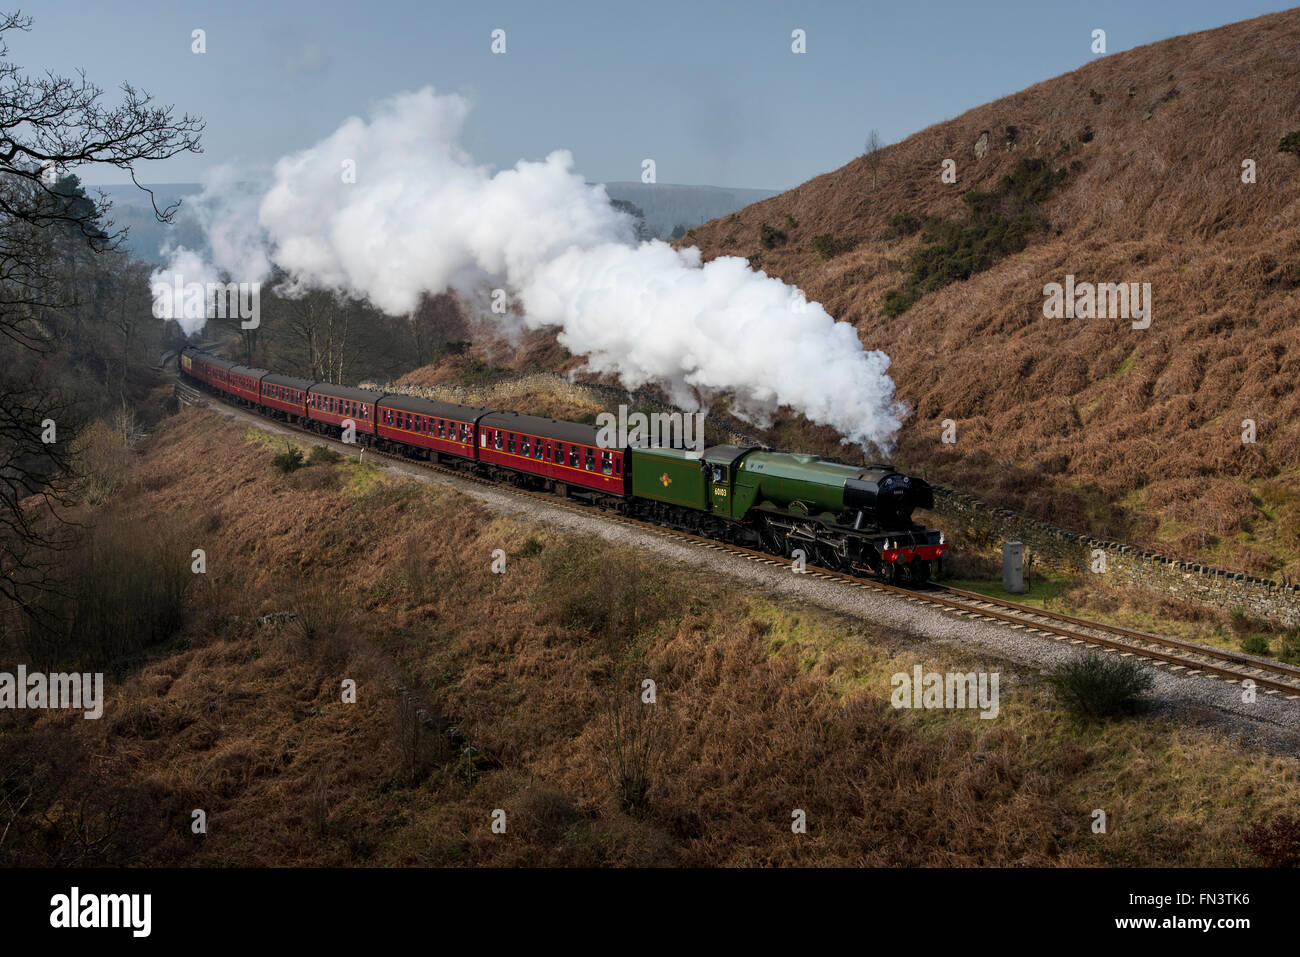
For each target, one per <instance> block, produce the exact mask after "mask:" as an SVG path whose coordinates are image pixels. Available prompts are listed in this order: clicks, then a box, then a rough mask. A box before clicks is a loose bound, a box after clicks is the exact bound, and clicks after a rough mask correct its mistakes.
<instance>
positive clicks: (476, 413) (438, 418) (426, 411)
mask: <svg viewBox="0 0 1300 957" xmlns="http://www.w3.org/2000/svg"><path fill="white" fill-rule="evenodd" d="M376 406H377V407H376V410H375V414H376V421H375V434H376V435H377V436H378V437H379V440H380V441H379V442H378V443H377V444H378V445H379V446H380V447H381V448H386V449H388V450H390V451H398V452H402V453H403V454H407V455H410V454H411V453H412V451H413V450H421V451H417V452H415V454H417V455H423V456H424V458H427V459H430V460H434V459H436V458H437V457H438V456H439V455H450V456H454V457H456V458H460V459H473V458H474V426H475V424H476V423H477V422H478V420H479V418H480V417H482V416H483V415H486V414H487V413H488V412H489V411H491V410H490V409H483V408H478V407H476V406H471V405H456V404H455V403H452V402H436V401H434V400H431V399H422V398H420V397H419V396H413V395H386V396H384V397H383V398H382V399H380V400H379V402H378V403H377V404H376Z"/></svg>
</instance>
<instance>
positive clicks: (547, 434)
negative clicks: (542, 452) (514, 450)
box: [479, 412, 597, 445]
mask: <svg viewBox="0 0 1300 957" xmlns="http://www.w3.org/2000/svg"><path fill="white" fill-rule="evenodd" d="M479 428H481V429H505V430H506V431H508V432H523V433H525V434H527V435H540V436H542V437H543V438H546V439H558V440H560V441H561V442H572V443H574V444H576V445H595V444H596V432H597V429H596V427H595V426H594V425H583V424H582V423H580V422H560V421H557V420H556V419H543V418H541V417H540V416H536V415H520V414H519V413H518V412H491V413H489V414H487V415H485V416H483V418H482V419H481V420H480V421H479Z"/></svg>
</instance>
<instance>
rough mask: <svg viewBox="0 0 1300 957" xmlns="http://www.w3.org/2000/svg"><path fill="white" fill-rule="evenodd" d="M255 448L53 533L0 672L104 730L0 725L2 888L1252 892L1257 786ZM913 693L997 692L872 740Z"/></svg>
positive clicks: (1256, 760)
mask: <svg viewBox="0 0 1300 957" xmlns="http://www.w3.org/2000/svg"><path fill="white" fill-rule="evenodd" d="M283 449H284V446H283V444H282V440H280V439H274V438H271V437H270V436H269V435H268V434H266V433H264V432H259V431H255V430H252V429H248V428H246V427H245V426H242V425H239V424H237V423H232V422H230V421H228V420H226V419H225V418H224V417H222V416H219V415H215V414H212V413H208V412H205V411H203V410H201V409H189V410H187V411H185V412H183V413H181V414H180V415H178V416H176V417H173V418H171V419H168V420H167V421H165V422H164V423H163V425H162V426H161V427H160V428H159V430H158V431H157V432H155V433H154V435H153V436H152V437H151V438H150V439H149V440H148V441H147V443H146V444H145V446H144V447H143V450H142V452H141V454H140V455H139V456H137V457H135V461H134V464H133V466H132V468H131V471H130V475H129V477H128V480H127V482H126V485H125V486H124V488H123V489H122V492H121V494H120V495H118V496H116V497H115V498H114V500H113V502H112V503H111V504H110V505H107V506H105V507H104V508H102V509H99V510H94V511H81V512H79V513H78V514H77V518H78V519H79V520H84V521H85V522H86V524H87V526H88V527H89V526H93V534H92V536H91V538H90V539H89V542H88V544H87V546H86V549H87V550H86V552H85V553H84V554H83V553H81V552H78V555H77V556H76V558H75V561H76V562H77V564H76V566H74V567H79V568H87V569H89V570H90V571H91V574H90V575H89V576H88V577H87V578H86V579H85V580H84V582H82V583H79V585H78V589H79V591H78V595H79V596H81V600H82V601H84V602H85V604H84V605H83V607H85V608H87V609H88V611H87V613H86V614H84V615H82V616H80V617H78V619H77V625H78V627H77V629H76V632H75V634H74V635H73V636H72V639H71V641H70V642H67V643H61V644H60V645H57V646H47V647H46V648H45V649H44V650H43V653H42V654H29V652H30V651H31V649H27V648H22V651H23V652H24V653H23V654H22V656H21V657H18V656H17V655H15V654H14V652H15V651H16V650H18V649H16V648H15V647H14V646H15V645H17V646H19V647H20V648H21V647H22V646H24V645H26V644H27V641H26V638H25V637H24V635H25V634H26V632H24V631H23V629H21V628H18V627H15V628H11V629H0V654H3V655H5V656H6V657H7V658H8V659H9V660H14V659H15V658H16V659H17V660H32V661H35V662H41V661H46V660H47V659H48V657H49V655H54V656H55V657H54V659H53V660H58V656H60V655H67V656H72V657H75V658H77V660H80V661H83V662H91V661H93V662H94V663H95V667H96V668H99V667H102V668H103V669H104V670H105V672H107V675H106V680H105V685H104V686H105V690H106V700H105V702H104V713H103V719H102V720H97V721H87V720H84V719H83V718H82V717H81V716H80V714H78V713H76V712H69V711H63V710H58V709H52V710H47V711H37V710H20V711H14V710H5V711H4V713H3V714H0V745H2V746H3V747H2V755H0V756H2V757H3V764H4V766H5V768H6V772H5V781H4V788H3V791H2V793H0V798H3V799H4V804H5V808H4V813H5V817H4V820H5V826H4V827H0V864H2V865H4V866H16V865H43V866H49V865H67V864H80V865H89V866H93V865H100V866H103V865H109V866H117V865H128V864H129V865H172V866H175V865H187V866H207V867H212V866H250V865H259V866H283V865H293V864H298V865H308V864H316V865H331V866H344V865H367V866H382V865H441V866H465V865H476V866H483V865H488V866H519V865H527V866H531V865H546V866H559V865H571V866H573V865H576V866H597V865H640V866H646V865H686V866H718V865H733V866H753V865H760V866H761V865H804V866H811V865H856V866H863V865H867V866H879V865H911V866H920V865H937V866H944V865H949V866H971V865H1002V866H1010V865H1038V866H1060V865H1066V866H1069V865H1083V866H1089V865H1119V866H1155V865H1183V866H1210V865H1218V866H1250V865H1257V864H1259V863H1261V859H1260V858H1259V857H1257V856H1256V852H1255V851H1252V850H1251V847H1254V846H1256V845H1255V844H1252V843H1250V842H1249V841H1248V840H1247V836H1248V835H1250V834H1251V833H1252V831H1253V829H1254V827H1255V826H1256V825H1257V824H1259V823H1261V822H1267V821H1270V820H1272V819H1274V818H1277V817H1278V816H1279V815H1284V814H1286V813H1287V809H1289V808H1293V807H1294V806H1295V802H1296V791H1297V785H1296V775H1295V768H1296V760H1295V759H1294V758H1292V757H1290V756H1283V755H1270V754H1268V753H1265V752H1262V751H1258V750H1255V749H1252V748H1249V747H1243V746H1241V743H1240V742H1238V741H1235V740H1233V739H1231V738H1228V737H1225V736H1224V735H1222V734H1219V733H1216V732H1211V731H1209V730H1208V729H1199V730H1198V729H1193V728H1188V727H1186V726H1184V725H1182V724H1180V723H1178V722H1176V721H1175V720H1173V719H1171V718H1170V717H1169V716H1168V715H1162V714H1160V713H1154V714H1151V715H1147V716H1143V717H1139V718H1134V719H1132V720H1124V721H1115V722H1109V723H1105V724H1095V725H1091V726H1088V727H1083V726H1078V725H1075V724H1072V723H1071V722H1070V721H1069V720H1067V718H1066V713H1065V712H1064V711H1063V709H1062V708H1061V706H1060V705H1059V703H1057V702H1056V701H1055V700H1054V698H1053V696H1052V694H1051V693H1050V692H1049V691H1048V688H1047V686H1046V683H1045V682H1044V681H1043V679H1042V678H1041V676H1040V675H1038V674H1037V672H1036V670H1035V669H1032V668H1022V667H1018V666H1015V665H1013V664H1012V663H1010V662H1005V661H999V660H996V659H992V660H990V659H988V658H987V657H986V656H985V655H984V654H982V653H972V652H970V651H969V650H962V649H960V648H956V647H953V646H943V645H934V644H930V643H927V642H923V641H918V640H917V638H916V637H915V636H912V635H908V634H904V633H900V632H896V631H893V630H892V629H889V628H886V627H884V626H881V625H879V624H877V623H874V622H869V621H864V620H862V619H859V618H848V617H845V616H842V615H836V614H833V613H831V612H828V611H824V610H820V609H818V608H816V607H813V606H810V605H808V604H805V603H802V602H796V601H794V600H793V599H790V598H778V597H765V596H763V595H761V594H756V593H755V592H754V591H753V590H752V588H747V587H745V584H744V583H741V582H737V581H735V580H734V579H727V578H723V577H722V576H719V575H715V574H713V573H711V572H708V571H705V570H702V569H701V568H700V567H697V566H682V567H678V566H676V565H674V564H672V563H665V562H662V561H659V560H656V557H655V556H654V555H653V554H649V553H643V552H640V551H638V550H634V549H631V548H628V547H618V546H615V545H612V544H608V543H605V542H601V541H594V540H593V539H592V537H591V536H586V535H579V534H578V533H576V532H574V531H573V530H565V529H557V528H556V527H555V526H553V525H549V524H545V523H543V522H541V521H533V520H530V519H527V518H525V517H524V516H511V517H507V516H505V515H503V514H501V513H499V512H494V511H492V510H490V509H489V508H488V507H487V506H486V505H484V504H483V503H480V502H478V501H475V500H473V499H471V498H469V497H467V496H465V495H462V494H461V493H459V492H456V491H454V490H452V489H449V488H446V487H443V486H434V485H426V484H421V483H417V482H415V481H413V480H411V479H410V478H405V477H402V476H397V475H392V474H388V473H384V472H380V471H379V470H377V469H375V468H374V467H373V466H372V465H371V464H370V460H369V459H367V462H366V463H364V464H362V463H360V462H358V461H356V460H354V459H351V458H348V459H344V460H342V461H335V462H329V461H322V460H320V458H319V457H313V458H312V459H311V464H310V465H308V466H306V467H304V468H302V469H299V470H298V471H295V472H292V473H290V474H288V475H284V474H281V473H279V472H278V471H276V469H275V468H273V464H272V463H273V457H274V456H275V455H276V454H277V453H278V452H281V451H283ZM214 457H219V458H220V461H221V468H219V469H214V468H211V467H210V465H209V464H208V463H210V462H212V461H213V459H214ZM196 545H198V546H201V547H202V548H203V549H204V550H205V554H206V560H207V570H206V573H205V574H203V575H194V574H191V573H190V568H189V565H188V564H187V563H188V560H189V559H188V555H189V551H190V549H191V548H192V547H194V546H196ZM496 548H501V549H503V550H504V551H505V552H506V553H507V555H508V556H509V563H508V566H507V569H506V571H505V573H504V574H501V575H496V574H493V573H492V571H491V570H490V565H489V556H490V555H492V553H493V550H494V549H496ZM178 553H179V554H184V555H186V556H187V558H186V563H183V564H178V563H177V562H176V560H175V556H176V555H177V554H178ZM472 556H481V557H482V560H481V561H479V560H478V559H475V558H473V557H472ZM683 596H685V597H683ZM471 609H478V610H479V611H477V612H473V613H471V612H470V611H469V610H471ZM295 615H296V616H297V617H296V618H294V617H293V616H295ZM124 621H127V622H130V623H131V624H132V626H133V627H129V628H127V627H122V623H123V622H124ZM0 624H3V622H0ZM142 625H150V626H153V627H150V628H144V627H141V626H142ZM917 665H920V666H923V667H924V668H926V669H936V670H939V671H946V670H951V669H953V668H956V669H957V670H959V671H962V670H967V669H970V668H986V667H988V668H996V669H998V670H999V671H1000V673H1002V674H1003V677H1004V689H1005V690H1004V697H1003V699H1002V700H1003V704H1004V707H1003V710H1002V711H1001V714H1000V720H998V721H997V722H988V721H983V720H981V719H980V717H979V716H978V714H977V713H976V712H973V711H971V710H967V709H961V708H957V709H952V710H948V711H938V712H927V713H924V714H922V713H918V712H913V711H911V710H907V709H901V710H899V709H895V708H892V707H890V705H889V700H890V688H891V677H890V676H891V675H893V674H896V673H898V672H907V671H910V670H911V669H912V667H913V666H917ZM646 676H652V677H653V679H654V680H655V681H656V683H657V687H658V697H657V701H656V704H655V710H654V712H652V713H650V712H645V711H644V710H643V709H642V706H641V705H640V704H639V703H638V702H639V699H638V697H637V689H639V688H640V687H641V685H640V682H641V681H642V680H643V679H644V678H645V677H646ZM344 679H350V680H352V681H355V683H356V700H355V703H349V702H345V701H344V700H343V699H342V695H341V684H340V682H341V681H342V680H344ZM646 714H652V715H653V717H642V716H643V715H646ZM994 724H996V727H992V726H991V725H994ZM633 741H636V742H637V748H638V749H640V748H642V747H644V753H645V754H646V755H647V756H648V759H649V760H648V763H647V764H646V765H644V766H642V765H640V764H638V763H636V762H635V761H634V760H633V759H632V758H630V757H629V758H627V763H626V764H625V763H622V762H620V761H619V759H618V758H617V757H614V758H610V761H611V764H610V765H609V766H607V765H606V764H605V761H604V759H605V758H607V757H610V756H611V755H630V754H631V753H632V751H633V748H632V742H633ZM638 753H640V752H638ZM615 767H617V768H618V770H619V772H620V773H619V774H617V775H615V774H614V773H613V768H615ZM639 782H644V787H642V786H641V785H640V783H639ZM1207 795H1214V796H1215V797H1216V800H1207ZM1096 806H1101V807H1104V808H1106V809H1107V810H1108V812H1109V813H1110V814H1111V815H1112V819H1113V820H1115V821H1118V822H1122V823H1121V824H1120V825H1119V826H1117V827H1116V828H1115V829H1114V831H1113V833H1112V834H1110V835H1108V836H1107V837H1106V838H1105V839H1104V840H1099V839H1098V837H1097V835H1095V834H1094V833H1092V830H1091V824H1092V820H1093V818H1092V815H1091V809H1092V808H1094V807H1096ZM195 808H199V809H202V810H204V811H205V812H206V815H207V833H206V834H205V835H197V834H196V833H194V831H193V830H192V827H191V822H192V815H193V810H194V809H195ZM792 808H800V809H805V810H806V811H807V814H808V822H809V831H808V833H807V834H806V835H798V834H795V833H793V832H792V830H791V826H790V821H791V809H792ZM495 809H501V810H504V811H505V812H506V814H507V816H508V822H509V826H508V829H507V831H506V833H505V834H503V835H499V834H494V833H493V832H492V830H491V822H492V815H493V814H494V812H495ZM87 834H93V835H94V838H95V839H94V840H93V841H88V840H86V835H87Z"/></svg>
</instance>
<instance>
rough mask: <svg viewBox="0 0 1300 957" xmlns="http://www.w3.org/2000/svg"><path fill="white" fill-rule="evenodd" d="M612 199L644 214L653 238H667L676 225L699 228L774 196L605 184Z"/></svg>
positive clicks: (742, 191)
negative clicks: (710, 220) (707, 221)
mask: <svg viewBox="0 0 1300 957" xmlns="http://www.w3.org/2000/svg"><path fill="white" fill-rule="evenodd" d="M605 192H606V193H608V194H609V198H610V199H615V200H617V199H621V200H625V201H627V202H629V203H632V204H633V205H635V206H636V207H638V208H639V209H640V210H641V211H642V212H643V213H645V224H646V228H647V229H648V230H649V231H650V233H651V235H654V236H657V237H659V238H660V239H667V238H668V237H669V236H671V235H672V231H673V227H674V226H677V225H679V224H680V225H683V226H688V227H690V226H698V225H700V224H701V223H703V222H705V221H706V220H709V219H714V218H715V217H718V216H726V215H727V214H728V213H732V212H735V211H736V210H738V209H741V208H742V207H744V206H748V205H749V204H751V203H756V202H758V201H759V200H763V199H767V198H768V197H770V196H774V195H775V193H774V192H773V191H772V190H768V189H728V188H724V187H720V186H683V185H676V184H672V183H627V182H612V183H606V184H605Z"/></svg>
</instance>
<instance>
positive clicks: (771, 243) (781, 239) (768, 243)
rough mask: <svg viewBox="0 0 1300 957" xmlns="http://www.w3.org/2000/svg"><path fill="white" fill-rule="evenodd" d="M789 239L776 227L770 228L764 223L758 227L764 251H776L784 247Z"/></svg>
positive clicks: (759, 239) (759, 238)
mask: <svg viewBox="0 0 1300 957" xmlns="http://www.w3.org/2000/svg"><path fill="white" fill-rule="evenodd" d="M788 238H789V237H787V236H786V234H785V233H783V232H781V230H779V229H777V228H776V227H775V226H769V225H768V224H767V223H763V224H762V225H761V226H759V227H758V241H759V243H760V244H761V245H762V247H763V248H764V249H775V248H776V247H777V246H784V245H785V242H786V240H787V239H788Z"/></svg>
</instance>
